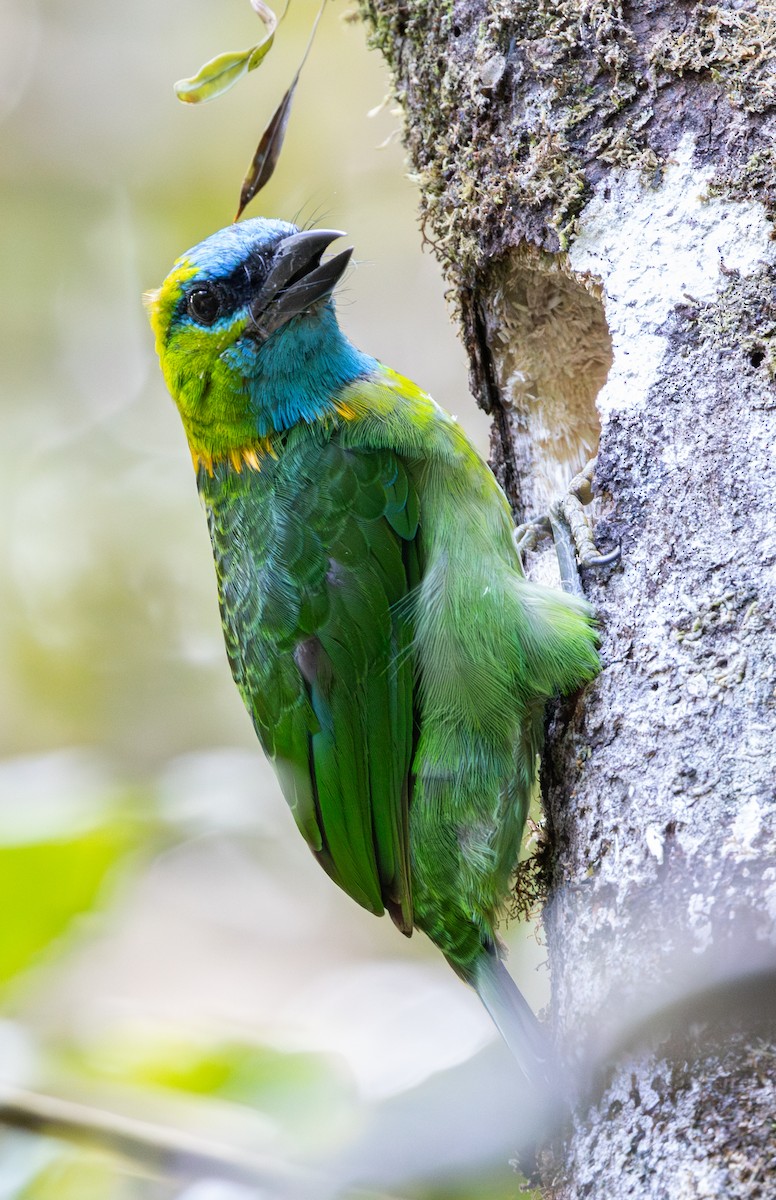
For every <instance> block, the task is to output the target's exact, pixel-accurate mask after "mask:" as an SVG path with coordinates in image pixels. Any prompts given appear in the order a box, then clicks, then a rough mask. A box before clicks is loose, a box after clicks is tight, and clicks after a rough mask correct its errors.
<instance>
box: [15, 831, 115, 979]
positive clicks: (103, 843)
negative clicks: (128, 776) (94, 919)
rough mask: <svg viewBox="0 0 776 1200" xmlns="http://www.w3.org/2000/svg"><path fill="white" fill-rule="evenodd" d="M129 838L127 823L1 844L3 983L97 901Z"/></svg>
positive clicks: (22, 968) (26, 964) (25, 965)
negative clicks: (68, 835)
mask: <svg viewBox="0 0 776 1200" xmlns="http://www.w3.org/2000/svg"><path fill="white" fill-rule="evenodd" d="M128 840H129V839H128V831H127V827H126V826H125V825H121V824H112V825H106V826H103V827H100V828H98V829H93V830H89V831H88V832H85V833H83V834H81V835H80V836H76V837H72V838H68V839H62V840H57V841H49V842H33V843H23V844H21V845H0V913H2V924H1V925H0V984H2V983H5V982H6V981H7V980H9V979H10V978H11V977H12V976H14V975H16V974H18V973H19V972H20V971H22V970H24V968H25V967H27V966H28V965H29V964H30V963H31V962H32V960H33V959H34V958H35V956H36V955H37V954H39V953H40V951H42V950H43V949H45V947H46V946H48V945H49V943H50V942H52V941H54V939H55V938H57V937H58V936H59V935H60V934H62V933H63V932H64V931H65V930H66V929H67V927H68V925H69V924H70V923H71V921H72V920H73V919H74V918H75V917H77V916H78V915H80V914H81V913H84V912H87V911H88V910H89V909H90V908H92V907H93V906H94V904H95V901H96V899H97V894H98V892H99V890H100V887H101V885H102V883H103V880H104V879H105V876H106V875H107V873H108V871H109V870H110V868H111V867H112V866H113V865H114V863H115V862H116V861H117V859H119V858H120V857H121V855H122V853H123V852H124V851H125V850H126V849H127V844H128Z"/></svg>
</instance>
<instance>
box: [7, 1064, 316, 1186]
mask: <svg viewBox="0 0 776 1200" xmlns="http://www.w3.org/2000/svg"><path fill="white" fill-rule="evenodd" d="M0 1124H3V1125H8V1126H11V1127H12V1128H15V1129H27V1130H30V1131H32V1132H34V1133H42V1134H48V1135H50V1136H51V1137H58V1138H63V1139H65V1140H66V1141H70V1142H79V1143H82V1144H85V1145H88V1146H93V1147H99V1148H100V1149H103V1150H110V1151H112V1152H113V1153H114V1154H118V1155H121V1156H122V1157H124V1158H127V1159H130V1160H131V1161H133V1162H136V1163H141V1164H142V1165H143V1166H144V1167H145V1168H146V1169H147V1168H148V1167H151V1168H153V1169H154V1170H156V1171H159V1172H161V1173H162V1174H165V1175H171V1176H177V1177H180V1176H187V1177H193V1176H198V1177H201V1176H204V1175H207V1176H210V1177H213V1176H215V1177H217V1178H219V1179H230V1180H239V1181H240V1182H242V1183H251V1184H254V1185H258V1186H259V1187H262V1188H265V1189H267V1190H268V1191H269V1192H270V1193H271V1194H272V1195H273V1196H275V1195H277V1196H293V1197H308V1196H309V1197H316V1200H318V1198H319V1197H324V1196H326V1195H334V1194H335V1191H336V1189H335V1187H334V1185H333V1183H332V1182H331V1181H330V1180H326V1179H324V1178H323V1177H321V1176H320V1175H315V1174H313V1173H312V1172H309V1171H302V1170H300V1169H298V1168H291V1167H288V1166H286V1165H284V1164H281V1163H278V1162H276V1161H273V1160H271V1159H269V1158H267V1157H265V1156H262V1155H260V1154H255V1153H253V1152H251V1151H249V1150H243V1149H240V1148H239V1147H236V1146H229V1145H226V1144H224V1143H223V1142H213V1141H209V1140H208V1139H207V1138H203V1137H201V1136H200V1135H199V1134H191V1133H186V1132H183V1131H181V1130H179V1129H170V1128H167V1127H163V1126H159V1125H154V1124H151V1123H150V1122H149V1121H142V1120H138V1119H137V1118H135V1117H127V1116H119V1115H118V1114H117V1113H109V1112H104V1111H103V1110H102V1109H97V1108H91V1107H89V1106H88V1105H85V1104H78V1103H76V1102H75V1101H72V1100H63V1099H61V1098H59V1097H55V1096H44V1095H40V1094H38V1093H35V1092H28V1091H23V1090H21V1089H16V1088H8V1087H0Z"/></svg>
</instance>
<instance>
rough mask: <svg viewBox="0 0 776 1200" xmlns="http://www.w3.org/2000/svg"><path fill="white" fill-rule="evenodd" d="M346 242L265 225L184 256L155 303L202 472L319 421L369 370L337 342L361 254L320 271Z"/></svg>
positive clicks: (176, 394)
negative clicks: (342, 296) (337, 301)
mask: <svg viewBox="0 0 776 1200" xmlns="http://www.w3.org/2000/svg"><path fill="white" fill-rule="evenodd" d="M341 236H342V235H341V234H340V233H338V232H336V231H334V230H330V229H310V230H305V231H300V230H299V229H297V228H296V226H294V225H290V224H288V223H287V222H285V221H273V220H266V219H264V218H262V217H257V218H254V219H253V220H248V221H243V222H242V223H240V224H238V225H229V226H227V228H225V229H221V230H219V232H218V233H214V234H213V235H212V236H211V237H209V238H207V239H206V240H205V241H204V242H200V243H199V245H197V246H194V247H193V248H192V249H191V250H189V251H187V253H186V254H184V255H182V256H181V257H180V258H179V259H178V260H177V262H176V263H175V265H174V266H173V269H172V270H171V272H170V274H169V275H168V276H167V278H166V279H165V281H164V283H163V284H162V286H161V287H160V288H159V289H158V291H156V292H154V293H152V294H151V295H150V296H149V298H148V307H149V310H150V317H151V324H152V326H153V329H154V333H155V335H156V350H157V353H158V355H159V360H160V363H161V366H162V371H163V372H164V377H165V379H166V381H167V386H168V387H169V389H170V392H171V393H172V396H173V399H174V400H175V402H176V404H177V406H178V408H179V410H180V413H181V417H182V418H183V424H184V427H185V430H186V434H187V437H188V440H189V445H190V447H191V450H192V454H193V456H194V458H195V462H196V461H198V460H199V461H200V462H202V463H203V464H205V465H208V466H209V467H210V466H211V465H212V462H214V461H216V460H217V459H219V458H223V457H227V456H229V457H231V458H232V461H236V459H235V453H236V452H238V453H242V451H243V449H244V448H247V450H250V448H251V447H252V446H253V447H255V446H256V445H257V444H258V443H260V442H263V441H266V439H267V438H269V437H271V435H272V434H273V433H276V432H280V431H282V430H284V429H287V428H289V427H290V426H291V425H293V424H295V423H297V422H298V421H300V420H308V421H312V420H315V419H317V418H318V417H319V416H321V415H322V413H323V412H324V411H325V403H326V402H327V400H329V399H330V398H331V395H332V394H333V393H334V392H335V391H336V390H337V389H338V388H340V387H342V386H343V384H344V383H347V382H349V381H350V380H351V379H353V378H355V377H356V376H357V375H359V374H360V373H362V372H363V371H364V369H365V363H366V362H371V360H366V359H365V357H364V356H363V355H360V354H359V352H358V351H357V350H355V349H354V347H352V346H351V345H350V343H349V342H348V341H347V340H346V339H345V337H344V336H343V335H342V333H341V332H340V330H339V327H338V325H337V321H336V317H335V315H334V306H333V302H332V299H331V295H332V292H333V290H334V288H335V286H336V284H337V283H338V282H339V280H340V279H341V278H342V275H343V273H344V271H345V268H346V267H347V265H348V262H349V260H350V255H351V253H352V251H351V250H344V251H342V252H341V253H340V254H337V255H335V256H334V257H332V258H329V259H327V260H326V261H325V262H322V261H321V258H322V255H323V253H324V251H325V250H326V249H327V247H328V246H329V245H330V243H331V242H332V241H334V239H335V238H337V237H341ZM246 461H250V459H249V458H246Z"/></svg>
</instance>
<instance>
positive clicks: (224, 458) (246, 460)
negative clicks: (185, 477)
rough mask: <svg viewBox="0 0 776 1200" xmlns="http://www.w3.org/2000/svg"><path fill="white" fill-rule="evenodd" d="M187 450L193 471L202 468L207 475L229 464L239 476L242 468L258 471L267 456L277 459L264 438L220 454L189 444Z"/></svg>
mask: <svg viewBox="0 0 776 1200" xmlns="http://www.w3.org/2000/svg"><path fill="white" fill-rule="evenodd" d="M189 450H190V452H191V461H192V462H193V463H194V470H195V471H198V470H199V468H200V467H204V469H205V470H206V471H207V473H208V475H212V474H213V471H214V469H215V468H216V467H217V466H218V464H219V463H222V462H226V463H229V464H230V465H231V466H232V467H233V468H234V470H235V471H236V472H237V474H238V475H239V474H240V473H241V472H242V469H243V467H248V469H249V470H251V471H260V470H261V460H262V458H266V456H267V455H269V457H270V458H277V454H276V453H275V448H274V446H273V445H272V442H271V441H270V439H269V438H266V437H264V438H259V439H258V440H257V441H255V442H250V443H249V444H248V445H247V446H235V447H234V448H233V449H231V450H224V451H223V452H221V453H218V452H215V453H213V452H211V451H209V450H205V449H203V448H202V447H198V446H192V445H191V444H189Z"/></svg>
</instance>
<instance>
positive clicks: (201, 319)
mask: <svg viewBox="0 0 776 1200" xmlns="http://www.w3.org/2000/svg"><path fill="white" fill-rule="evenodd" d="M186 307H187V308H188V310H189V313H190V314H191V316H192V317H193V318H194V320H195V321H196V322H197V323H198V324H199V325H212V324H213V322H214V321H215V319H216V317H217V316H218V314H219V313H220V311H221V300H220V298H219V295H218V292H217V291H216V290H215V288H212V287H197V288H194V289H193V290H192V291H190V292H189V295H188V299H187V301H186Z"/></svg>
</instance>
